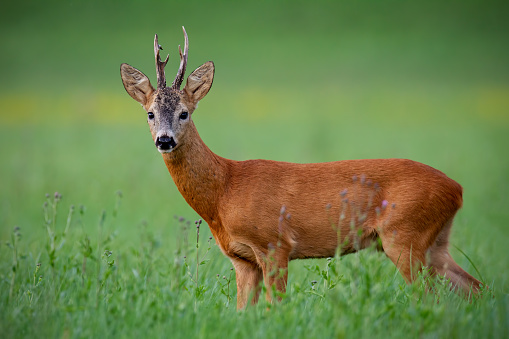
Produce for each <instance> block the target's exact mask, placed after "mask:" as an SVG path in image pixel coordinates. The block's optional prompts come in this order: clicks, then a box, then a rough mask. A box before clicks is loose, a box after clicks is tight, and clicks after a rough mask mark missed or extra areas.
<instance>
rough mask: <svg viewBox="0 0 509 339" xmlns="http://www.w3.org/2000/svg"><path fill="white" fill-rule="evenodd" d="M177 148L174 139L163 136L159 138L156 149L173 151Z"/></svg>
mask: <svg viewBox="0 0 509 339" xmlns="http://www.w3.org/2000/svg"><path fill="white" fill-rule="evenodd" d="M175 146H177V143H176V142H175V139H173V137H169V136H167V135H163V136H161V137H157V139H156V147H157V148H159V149H164V150H167V149H172V148H174V147H175Z"/></svg>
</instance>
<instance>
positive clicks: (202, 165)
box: [163, 121, 228, 225]
mask: <svg viewBox="0 0 509 339" xmlns="http://www.w3.org/2000/svg"><path fill="white" fill-rule="evenodd" d="M190 123H191V125H190V126H189V127H188V128H189V131H187V132H186V135H185V137H184V138H183V140H182V141H181V142H182V144H181V146H180V147H178V148H176V149H175V150H174V151H173V152H171V153H163V159H164V163H165V164H166V167H167V168H168V171H169V172H170V175H171V177H172V179H173V181H174V182H175V185H176V186H177V188H178V190H179V191H180V193H181V194H182V196H183V197H184V199H185V200H186V201H187V203H188V204H189V205H190V206H191V207H192V208H193V209H194V210H195V211H196V213H198V214H199V215H200V216H201V217H202V218H203V219H205V221H206V222H207V223H208V224H209V225H211V223H212V222H214V221H215V220H217V217H218V216H217V210H218V209H217V207H218V204H219V199H220V198H221V196H222V193H223V192H224V191H225V189H224V187H225V185H226V180H227V177H228V160H227V159H224V158H221V157H220V156H218V155H216V154H214V153H213V152H212V151H211V150H210V149H209V148H208V147H207V145H205V143H204V142H203V141H202V139H201V138H200V136H199V134H198V131H197V130H196V126H195V125H194V123H193V122H192V121H190Z"/></svg>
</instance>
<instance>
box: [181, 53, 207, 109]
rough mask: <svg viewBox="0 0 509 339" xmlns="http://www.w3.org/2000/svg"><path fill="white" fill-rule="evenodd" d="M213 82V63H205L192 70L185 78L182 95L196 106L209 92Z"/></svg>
mask: <svg viewBox="0 0 509 339" xmlns="http://www.w3.org/2000/svg"><path fill="white" fill-rule="evenodd" d="M213 80H214V63H213V62H212V61H207V62H206V63H204V64H203V65H201V66H200V67H198V68H197V69H195V70H194V72H193V73H191V74H190V75H189V76H188V77H187V82H186V87H184V93H185V95H186V96H187V99H188V101H189V102H190V103H191V104H193V105H194V106H196V104H198V101H200V100H201V99H203V97H204V96H205V95H206V94H207V93H208V92H209V89H210V87H211V86H212V81H213Z"/></svg>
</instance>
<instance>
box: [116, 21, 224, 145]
mask: <svg viewBox="0 0 509 339" xmlns="http://www.w3.org/2000/svg"><path fill="white" fill-rule="evenodd" d="M182 30H183V31H184V37H185V46H184V52H182V49H181V48H180V46H179V53H180V67H179V70H178V72H177V75H176V77H175V80H173V83H172V85H171V87H166V77H165V74H164V67H165V66H166V64H167V63H168V58H169V55H168V56H167V57H166V59H165V60H164V61H161V58H160V55H159V51H160V50H162V47H161V45H159V43H158V40H157V34H156V36H155V38H154V54H155V59H156V72H157V88H156V89H154V87H152V84H151V83H150V80H149V78H148V77H147V76H146V75H145V74H143V73H142V72H141V71H139V70H137V69H136V68H134V67H132V66H130V65H128V64H122V65H120V75H121V77H122V82H123V83H124V88H125V89H126V91H127V93H129V95H130V96H131V97H132V98H133V99H134V100H136V101H138V102H139V103H140V104H141V105H142V106H143V108H144V109H145V111H147V120H148V125H149V126H150V132H151V134H152V138H153V139H154V142H155V145H156V147H157V149H158V150H159V152H161V153H169V152H171V151H173V150H174V149H176V148H177V147H178V146H179V145H180V144H179V142H182V141H183V139H184V136H185V134H186V130H187V129H188V126H190V125H191V124H192V122H191V115H192V113H193V111H194V110H195V108H196V106H197V104H198V102H199V101H200V100H201V99H202V98H203V97H204V96H205V95H206V94H207V93H208V91H209V89H210V87H211V86H212V81H213V79H214V63H213V62H212V61H208V62H206V63H204V64H203V65H201V66H200V67H198V68H197V69H196V70H195V71H194V72H193V73H191V75H189V77H188V78H187V82H186V85H185V87H184V89H183V90H181V89H180V86H181V85H182V82H183V80H184V74H185V71H186V66H187V55H188V50H189V41H188V38H187V33H186V30H185V29H184V27H182Z"/></svg>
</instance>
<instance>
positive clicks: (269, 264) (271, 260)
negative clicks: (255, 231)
mask: <svg viewBox="0 0 509 339" xmlns="http://www.w3.org/2000/svg"><path fill="white" fill-rule="evenodd" d="M257 257H258V258H259V262H260V266H261V268H262V272H263V280H264V283H265V287H266V288H267V295H266V298H267V301H269V302H272V300H274V297H276V299H277V300H278V301H281V293H285V292H286V284H287V281H288V261H289V255H288V253H287V251H283V249H282V248H277V249H275V250H274V249H272V250H269V253H268V254H267V255H263V256H258V255H257Z"/></svg>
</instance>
